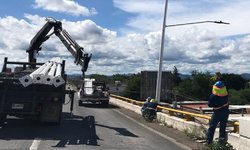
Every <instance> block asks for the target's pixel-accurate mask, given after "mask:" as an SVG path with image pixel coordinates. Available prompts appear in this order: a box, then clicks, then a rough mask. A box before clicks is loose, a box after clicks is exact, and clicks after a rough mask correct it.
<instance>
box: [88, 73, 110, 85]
mask: <svg viewBox="0 0 250 150" xmlns="http://www.w3.org/2000/svg"><path fill="white" fill-rule="evenodd" d="M89 78H93V79H95V80H96V81H104V82H106V83H109V82H110V78H109V77H108V76H106V75H100V74H91V75H90V76H89Z"/></svg>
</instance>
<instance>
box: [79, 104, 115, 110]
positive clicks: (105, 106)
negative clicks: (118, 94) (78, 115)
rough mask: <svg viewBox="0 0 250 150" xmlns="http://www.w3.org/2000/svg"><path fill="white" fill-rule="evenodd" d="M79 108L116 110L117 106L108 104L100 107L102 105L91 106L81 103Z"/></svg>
mask: <svg viewBox="0 0 250 150" xmlns="http://www.w3.org/2000/svg"><path fill="white" fill-rule="evenodd" d="M79 107H88V108H102V109H103V108H104V109H105V108H106V109H118V108H119V107H118V106H115V105H112V104H109V105H102V104H92V103H83V104H82V106H79Z"/></svg>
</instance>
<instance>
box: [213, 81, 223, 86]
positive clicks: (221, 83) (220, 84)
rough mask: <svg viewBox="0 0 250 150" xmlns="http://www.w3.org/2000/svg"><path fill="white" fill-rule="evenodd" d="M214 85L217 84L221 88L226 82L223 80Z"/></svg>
mask: <svg viewBox="0 0 250 150" xmlns="http://www.w3.org/2000/svg"><path fill="white" fill-rule="evenodd" d="M214 85H215V86H217V87H218V88H221V87H223V86H224V83H223V82H221V81H217V82H216V83H215V84H214Z"/></svg>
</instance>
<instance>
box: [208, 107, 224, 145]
mask: <svg viewBox="0 0 250 150" xmlns="http://www.w3.org/2000/svg"><path fill="white" fill-rule="evenodd" d="M228 116H229V110H223V111H217V112H214V113H213V115H212V117H211V120H210V123H209V128H208V131H207V143H208V144H211V143H212V141H213V137H214V132H215V129H216V126H217V125H218V123H220V131H219V138H220V139H224V140H226V127H227V120H228Z"/></svg>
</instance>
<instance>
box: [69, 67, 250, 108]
mask: <svg viewBox="0 0 250 150" xmlns="http://www.w3.org/2000/svg"><path fill="white" fill-rule="evenodd" d="M171 74H172V81H173V82H172V83H173V85H172V89H171V90H170V91H171V92H172V94H173V96H172V97H171V98H172V99H171V100H169V101H173V100H177V101H183V100H196V101H197V100H198V101H199V100H200V101H206V100H207V98H208V97H209V95H210V94H211V91H212V86H213V84H214V83H215V82H216V77H218V76H220V77H222V78H223V81H224V83H225V85H226V87H227V89H228V93H229V101H230V104H237V105H244V104H250V85H249V80H246V79H244V78H243V77H242V76H241V75H237V74H233V73H222V74H221V73H220V72H216V73H211V72H201V71H197V70H194V71H192V72H191V75H189V76H188V77H187V78H181V74H179V72H178V69H177V68H176V67H174V68H173V71H172V72H171ZM140 75H141V74H140V73H137V74H115V75H112V76H106V75H99V74H92V75H88V76H87V77H88V78H95V79H96V80H99V81H105V82H106V83H108V84H115V81H120V82H121V83H122V84H126V88H125V90H124V91H123V92H122V93H121V95H122V96H125V97H128V98H132V99H140V82H141V77H140ZM79 80H81V77H80V76H79V77H77V78H76V77H74V78H72V77H70V80H69V81H70V82H71V83H73V84H75V85H77V84H79V83H80V82H79Z"/></svg>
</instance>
